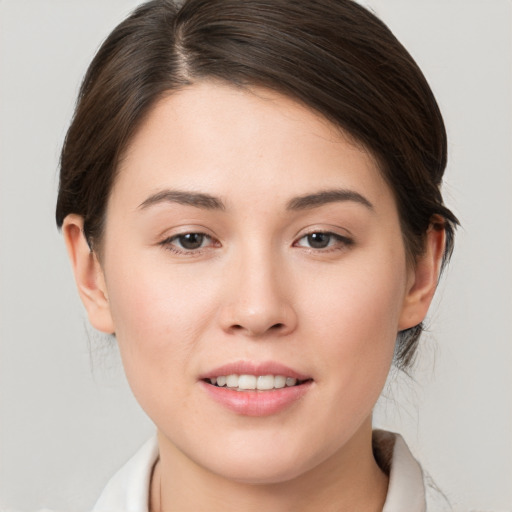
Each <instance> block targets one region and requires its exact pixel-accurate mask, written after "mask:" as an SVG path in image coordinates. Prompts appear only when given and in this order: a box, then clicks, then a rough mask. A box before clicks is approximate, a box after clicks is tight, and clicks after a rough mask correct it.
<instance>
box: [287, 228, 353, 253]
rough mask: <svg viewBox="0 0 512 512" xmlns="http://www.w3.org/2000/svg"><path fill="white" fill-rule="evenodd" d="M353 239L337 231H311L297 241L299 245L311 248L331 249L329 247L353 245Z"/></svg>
mask: <svg viewBox="0 0 512 512" xmlns="http://www.w3.org/2000/svg"><path fill="white" fill-rule="evenodd" d="M352 243H353V240H351V239H350V238H347V237H345V236H341V235H338V234H336V233H329V232H324V231H317V232H315V233H309V234H308V235H304V236H303V237H301V238H299V240H298V241H297V242H296V245H297V246H298V247H307V248H310V249H317V250H318V249H329V248H333V249H334V248H337V247H338V248H341V247H344V246H347V245H351V244H352Z"/></svg>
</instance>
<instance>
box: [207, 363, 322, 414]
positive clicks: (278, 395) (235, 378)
mask: <svg viewBox="0 0 512 512" xmlns="http://www.w3.org/2000/svg"><path fill="white" fill-rule="evenodd" d="M199 383H200V384H201V387H202V388H203V390H204V391H205V392H206V396H208V397H209V398H211V399H213V401H214V402H216V403H217V404H219V405H221V406H222V407H223V408H225V409H228V410H229V411H231V412H234V413H236V414H238V415H243V416H270V415H272V414H278V413H280V412H283V411H285V410H286V409H288V408H291V407H292V406H293V405H294V404H297V403H299V402H300V401H301V400H302V399H303V398H304V397H305V396H306V395H308V394H310V393H309V392H310V390H311V389H312V388H313V384H314V380H313V378H311V376H309V375H305V374H303V373H299V372H297V371H296V370H293V369H292V368H290V367H288V366H286V365H283V364H281V363H278V362H275V361H267V362H251V361H236V362H233V363H228V364H226V365H224V366H220V367H218V368H215V369H212V370H210V371H209V372H208V373H205V374H202V375H201V376H200V377H199Z"/></svg>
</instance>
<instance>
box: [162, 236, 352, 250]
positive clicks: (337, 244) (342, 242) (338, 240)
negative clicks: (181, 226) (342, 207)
mask: <svg viewBox="0 0 512 512" xmlns="http://www.w3.org/2000/svg"><path fill="white" fill-rule="evenodd" d="M190 235H195V236H199V237H203V240H202V241H201V246H200V247H198V248H196V249H186V248H179V247H176V245H174V244H175V242H176V241H179V240H180V239H183V238H184V237H186V236H190ZM314 235H325V236H328V237H330V239H329V245H327V246H326V247H321V248H315V247H307V246H303V245H300V244H299V242H300V241H301V240H303V239H307V238H308V237H311V236H314ZM204 239H207V240H210V244H211V243H212V242H213V243H214V244H216V245H217V246H220V244H219V242H218V241H216V240H214V239H213V237H211V236H210V235H207V234H206V233H201V232H197V231H191V232H188V233H180V234H179V235H173V236H171V237H169V238H166V239H165V240H162V242H160V245H161V246H163V247H164V248H165V249H167V250H169V251H171V252H173V253H175V254H178V255H185V256H199V255H200V254H202V253H203V252H204V251H205V250H208V249H210V246H209V244H208V245H207V246H203V244H202V242H203V241H204ZM333 239H334V245H333V246H332V245H331V241H332V240H333ZM310 242H311V241H310ZM353 244H354V240H353V239H352V238H349V237H346V236H342V235H339V234H337V233H333V232H331V231H321V230H317V231H312V232H310V233H306V234H305V235H302V236H301V237H300V238H298V239H297V240H296V241H295V242H294V243H293V246H294V247H303V248H304V249H307V250H309V252H320V253H327V252H333V251H339V250H343V249H346V248H348V247H350V246H351V245H353Z"/></svg>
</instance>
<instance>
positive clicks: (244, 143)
mask: <svg viewBox="0 0 512 512" xmlns="http://www.w3.org/2000/svg"><path fill="white" fill-rule="evenodd" d="M171 186H172V187H178V188H185V189H188V190H201V191H206V192H211V193H212V194H215V195H216V196H221V197H223V196H226V199H227V203H229V202H230V200H231V199H233V200H235V199H236V198H237V197H240V198H245V199H247V197H251V198H252V199H253V200H256V199H258V197H262V198H263V197H265V196H268V191H269V190H272V197H273V198H274V200H275V201H279V200H282V201H283V203H284V202H285V201H286V200H287V198H289V197H290V196H293V195H301V194H304V193H305V192H307V191H308V189H316V190H320V189H326V188H333V187H345V188H347V187H349V188H357V189H359V191H364V192H365V194H366V195H368V194H369V195H371V196H373V197H374V199H376V198H377V196H379V195H382V193H384V194H388V195H389V190H388V187H387V185H386V183H385V182H384V180H383V178H382V176H381V173H380V171H379V169H378V166H377V164H376V162H375V160H374V159H373V157H372V155H371V154H370V153H369V152H368V151H367V150H366V149H365V148H364V147H362V146H361V145H359V144H356V143H355V142H354V141H353V140H352V139H351V138H350V137H349V136H347V135H345V134H344V133H343V132H342V131H341V130H340V129H339V128H338V127H336V126H335V125H333V124H332V123H330V122H329V121H327V120H326V119H325V118H324V117H323V116H321V115H319V114H318V113H316V112H315V111H313V110H311V109H309V108H307V107H304V106H303V105H301V104H299V103H298V102H296V101H294V100H293V99H290V98H288V97H286V96H283V95H281V94H279V93H276V92H274V91H270V90H268V89H262V88H252V89H250V90H247V89H241V88H237V87H234V86H230V85H225V84H220V83H212V82H202V83H198V84H195V85H193V86H190V87H187V88H185V89H182V90H180V91H178V92H174V93H172V94H169V95H167V96H165V97H163V98H162V99H160V100H159V101H158V102H157V103H156V104H155V105H154V107H153V108H152V110H151V111H150V112H149V114H148V115H147V117H146V118H145V120H144V122H143V123H142V124H141V126H140V127H139V129H138V130H137V132H136V134H135V135H134V137H133V139H132V140H131V142H130V144H129V145H128V147H127V150H126V152H125V154H124V156H123V159H122V161H121V162H120V166H119V173H118V177H117V181H116V184H115V186H114V191H113V192H114V193H113V195H114V196H115V195H120V194H122V195H123V196H124V199H125V200H126V199H130V201H133V202H136V201H137V199H141V197H142V195H143V194H147V193H149V192H153V193H154V192H157V191H158V189H159V188H162V187H171ZM142 200H143V199H141V201H142ZM138 204H140V201H139V203H138Z"/></svg>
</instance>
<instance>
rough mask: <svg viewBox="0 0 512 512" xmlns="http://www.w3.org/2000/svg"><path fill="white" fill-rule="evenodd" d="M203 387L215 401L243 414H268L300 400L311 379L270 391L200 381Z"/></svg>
mask: <svg viewBox="0 0 512 512" xmlns="http://www.w3.org/2000/svg"><path fill="white" fill-rule="evenodd" d="M200 384H201V385H202V386H203V389H204V390H205V391H206V392H207V393H208V395H209V396H210V397H211V398H213V399H214V400H215V401H216V402H218V403H219V404H221V405H223V406H224V407H226V408H227V409H229V410H231V411H233V412H235V413H237V414H240V415H243V416H270V415H272V414H277V413H278V412H281V411H282V410H284V409H286V408H287V407H289V406H291V405H292V404H294V403H295V402H297V400H300V399H301V398H302V397H303V396H304V395H305V394H306V393H307V392H308V390H309V389H310V388H311V384H312V381H307V382H304V383H303V384H300V385H298V386H290V387H286V388H281V389H273V390H270V391H236V390H234V389H230V388H226V387H219V386H213V385H212V384H208V383H207V382H205V381H200Z"/></svg>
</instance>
